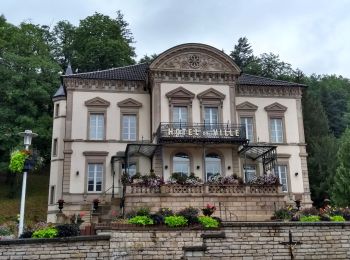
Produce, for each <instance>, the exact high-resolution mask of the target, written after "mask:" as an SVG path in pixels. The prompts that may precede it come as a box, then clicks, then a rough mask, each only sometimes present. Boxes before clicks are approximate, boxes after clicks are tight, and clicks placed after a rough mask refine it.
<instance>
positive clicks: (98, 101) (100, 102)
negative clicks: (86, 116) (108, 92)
mask: <svg viewBox="0 0 350 260" xmlns="http://www.w3.org/2000/svg"><path fill="white" fill-rule="evenodd" d="M110 104H111V103H110V102H109V101H107V100H104V99H103V98H100V97H95V98H92V99H89V100H87V101H85V106H87V107H109V105H110Z"/></svg>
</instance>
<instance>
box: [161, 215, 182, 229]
mask: <svg viewBox="0 0 350 260" xmlns="http://www.w3.org/2000/svg"><path fill="white" fill-rule="evenodd" d="M187 222H188V220H187V219H186V218H185V217H183V216H168V217H165V220H164V223H165V224H166V225H167V226H169V227H183V226H186V225H187Z"/></svg>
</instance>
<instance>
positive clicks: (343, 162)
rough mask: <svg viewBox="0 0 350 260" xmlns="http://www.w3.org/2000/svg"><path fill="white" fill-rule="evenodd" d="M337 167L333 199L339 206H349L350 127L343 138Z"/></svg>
mask: <svg viewBox="0 0 350 260" xmlns="http://www.w3.org/2000/svg"><path fill="white" fill-rule="evenodd" d="M338 159H339V162H340V164H339V166H338V167H337V170H336V174H335V177H334V185H333V189H332V197H331V198H332V201H333V202H334V203H335V204H336V205H337V206H348V205H349V202H350V185H349V183H350V129H349V128H347V129H346V131H345V132H344V134H343V136H342V138H341V144H340V148H339V151H338Z"/></svg>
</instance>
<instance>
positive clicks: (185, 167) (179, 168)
mask: <svg viewBox="0 0 350 260" xmlns="http://www.w3.org/2000/svg"><path fill="white" fill-rule="evenodd" d="M173 172H177V173H180V174H183V175H189V174H190V157H189V156H188V155H187V154H186V153H177V154H175V155H174V157H173Z"/></svg>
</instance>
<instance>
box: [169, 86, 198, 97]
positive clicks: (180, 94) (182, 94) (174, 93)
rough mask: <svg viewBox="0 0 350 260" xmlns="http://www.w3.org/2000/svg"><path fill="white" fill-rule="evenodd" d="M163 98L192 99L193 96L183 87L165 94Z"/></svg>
mask: <svg viewBox="0 0 350 260" xmlns="http://www.w3.org/2000/svg"><path fill="white" fill-rule="evenodd" d="M165 96H166V97H167V98H168V99H193V98H194V96H195V94H194V93H192V92H191V91H189V90H187V89H185V88H184V87H178V88H176V89H173V90H171V91H169V92H168V93H166V94H165Z"/></svg>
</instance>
